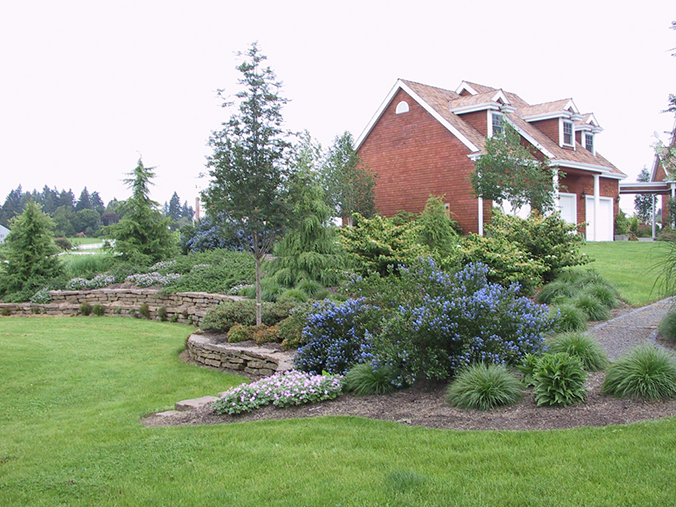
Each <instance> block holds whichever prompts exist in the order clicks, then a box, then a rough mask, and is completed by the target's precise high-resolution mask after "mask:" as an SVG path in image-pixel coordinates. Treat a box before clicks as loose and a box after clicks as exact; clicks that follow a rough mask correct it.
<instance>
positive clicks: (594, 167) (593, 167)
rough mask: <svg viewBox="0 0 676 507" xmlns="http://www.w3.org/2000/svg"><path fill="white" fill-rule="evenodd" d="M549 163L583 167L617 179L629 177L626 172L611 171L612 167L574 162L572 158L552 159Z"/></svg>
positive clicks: (572, 167)
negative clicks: (616, 172)
mask: <svg viewBox="0 0 676 507" xmlns="http://www.w3.org/2000/svg"><path fill="white" fill-rule="evenodd" d="M549 165H553V166H558V167H569V168H571V169H582V170H583V171H590V172H595V173H601V174H602V175H603V177H604V178H612V179H617V180H623V179H625V178H626V177H627V175H626V174H615V173H611V172H610V171H611V169H610V168H609V167H603V166H602V165H594V164H584V163H582V162H574V161H572V160H556V161H550V163H549Z"/></svg>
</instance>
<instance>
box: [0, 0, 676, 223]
mask: <svg viewBox="0 0 676 507" xmlns="http://www.w3.org/2000/svg"><path fill="white" fill-rule="evenodd" d="M672 20H676V9H675V8H674V3H673V0H643V1H641V2H638V1H636V0H632V1H625V0H612V1H600V0H598V1H594V0H587V1H577V0H568V1H566V2H550V1H543V0H539V1H509V0H506V1H499V0H490V1H480V0H475V1H467V0H462V1H459V0H447V1H432V0H416V1H411V0H409V1H405V2H404V1H400V0H389V1H369V0H357V1H352V0H349V1H346V0H341V1H334V2H326V1H321V0H313V1H293V0H287V1H279V0H278V1H262V0H248V1H247V0H240V1H237V2H233V1H229V0H221V1H215V0H212V1H200V0H193V1H170V0H133V1H117V0H116V1H108V2H103V1H96V2H95V1H91V0H90V1H84V0H81V1H68V0H59V1H52V0H49V1H31V0H0V66H1V67H0V68H1V73H0V176H1V177H0V204H1V203H2V202H4V199H5V197H6V196H7V194H8V193H9V192H10V191H11V190H12V189H14V188H16V187H17V186H18V185H19V184H21V185H22V186H23V189H24V190H32V189H34V188H38V189H42V187H43V186H44V185H49V186H50V187H52V188H53V187H57V188H59V189H62V188H65V189H68V188H72V190H73V192H74V193H75V196H76V198H77V197H78V196H79V193H80V191H81V190H82V188H83V187H84V186H85V185H86V186H87V188H88V190H89V191H90V192H92V191H95V190H96V191H98V192H99V193H100V194H101V197H102V198H103V200H104V201H105V202H106V203H107V202H108V201H109V200H111V199H112V198H113V197H116V198H118V199H125V198H127V197H128V195H129V191H128V190H127V189H126V188H125V186H124V184H123V183H122V181H121V180H122V179H123V177H124V174H125V173H128V172H130V171H131V170H133V168H134V167H135V165H136V162H137V160H138V158H139V155H142V156H143V161H144V164H145V165H146V166H155V167H156V172H157V178H156V179H155V187H153V198H154V199H155V200H157V201H159V202H161V203H163V202H165V201H168V200H169V198H170V197H171V194H172V193H173V192H174V191H177V192H178V194H179V196H180V197H181V199H182V200H188V202H189V203H190V204H191V205H194V199H195V197H196V196H197V195H198V192H199V190H200V189H203V188H204V187H205V186H206V185H207V180H206V179H205V178H202V179H200V178H199V174H200V173H201V172H203V171H205V156H206V155H208V154H209V153H210V150H209V148H208V146H207V145H206V144H207V140H208V138H209V135H210V133H211V131H212V130H216V129H218V128H219V126H220V123H221V122H223V121H226V120H227V119H228V117H229V114H230V113H229V112H228V111H227V110H224V109H222V108H221V107H220V101H219V100H218V98H217V96H216V90H217V89H218V88H225V89H226V91H227V92H228V93H235V92H236V91H237V90H238V88H237V79H238V78H239V73H238V72H237V71H236V70H235V66H236V65H237V64H238V63H239V60H238V59H237V58H236V56H235V53H236V52H238V51H245V50H246V48H247V47H248V45H249V44H250V43H251V42H253V41H258V42H259V46H260V48H261V50H262V52H263V54H265V55H267V56H268V64H269V65H270V66H271V67H272V69H273V70H274V71H275V72H276V73H277V76H278V78H279V79H280V80H281V81H283V82H284V89H283V95H284V96H286V97H287V98H289V99H290V100H291V102H290V103H289V104H288V105H287V106H286V107H285V109H284V111H283V113H284V116H285V118H286V122H287V125H286V126H287V128H289V129H291V130H294V131H301V130H305V129H307V130H309V131H310V133H311V134H312V135H313V136H314V137H315V138H317V139H318V140H319V141H321V143H322V144H323V145H324V146H327V145H329V144H330V143H331V142H332V141H333V139H334V137H335V136H336V135H339V134H341V133H342V132H344V131H346V130H349V131H350V132H352V133H353V134H354V136H355V138H356V137H358V136H359V134H360V133H361V131H362V130H363V128H364V127H365V126H366V124H367V123H368V121H369V120H370V118H371V116H372V115H373V114H374V113H375V111H376V110H377V108H378V107H379V105H380V103H381V101H382V100H383V99H384V98H385V96H386V94H387V93H388V91H389V90H390V89H391V87H392V86H393V85H394V83H395V81H396V79H397V78H400V77H401V78H404V79H410V80H413V81H419V82H422V83H425V84H429V85H434V86H439V87H442V88H448V89H455V88H456V87H457V85H458V84H459V83H460V82H461V81H462V80H468V81H473V82H477V83H480V84H485V85H489V86H493V87H496V88H503V89H504V90H507V91H511V92H514V93H517V94H518V95H520V96H521V97H522V98H523V99H524V100H526V101H528V102H529V103H531V104H536V103H539V102H546V101H550V100H556V99H560V98H567V97H572V98H573V100H574V101H575V103H576V104H577V106H578V107H579V108H580V110H581V111H583V112H593V113H595V115H596V118H597V119H598V121H599V122H600V124H601V126H602V127H604V129H605V131H604V132H603V133H602V134H600V135H599V136H598V137H597V140H596V145H597V149H598V150H599V152H600V153H602V154H603V155H604V156H605V157H606V158H608V159H609V160H610V161H611V162H613V163H614V164H615V165H616V166H617V167H618V168H619V169H620V170H622V171H624V172H625V173H626V174H627V175H628V176H629V177H628V178H627V180H626V181H634V180H635V179H636V176H637V175H638V173H639V171H640V170H641V168H642V167H643V166H644V165H647V166H650V164H651V162H652V149H651V145H652V144H653V142H654V137H653V135H654V133H655V132H657V133H660V134H661V135H662V137H663V138H664V139H666V136H665V135H664V134H663V132H664V131H667V130H670V129H671V128H672V126H673V117H672V116H670V115H668V114H663V113H660V111H661V110H663V109H664V108H665V107H666V104H667V97H668V95H669V93H676V58H675V57H672V56H670V51H669V49H670V48H673V47H674V46H676V31H674V30H670V29H669V26H670V25H671V21H672ZM632 203H633V198H630V197H625V198H624V199H623V202H622V205H623V208H625V209H629V210H631V209H632V207H633V204H632Z"/></svg>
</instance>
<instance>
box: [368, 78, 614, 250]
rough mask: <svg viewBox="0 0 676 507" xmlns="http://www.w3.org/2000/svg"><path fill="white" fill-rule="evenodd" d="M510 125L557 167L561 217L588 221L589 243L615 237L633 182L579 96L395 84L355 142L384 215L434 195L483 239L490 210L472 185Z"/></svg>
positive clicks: (409, 208)
mask: <svg viewBox="0 0 676 507" xmlns="http://www.w3.org/2000/svg"><path fill="white" fill-rule="evenodd" d="M503 122H508V123H510V124H511V125H512V126H513V127H514V128H515V129H516V130H517V132H519V134H520V135H521V137H522V141H523V142H524V143H528V144H530V145H532V146H533V147H534V148H535V152H536V154H541V155H542V156H543V158H544V157H547V158H548V159H549V161H550V164H551V165H552V166H553V167H554V168H555V169H556V173H557V178H559V180H560V184H561V185H562V186H565V190H562V191H561V192H560V193H559V194H558V195H557V203H558V206H559V208H560V209H561V213H562V217H563V218H564V219H566V220H567V221H568V222H571V223H586V224H588V225H586V226H584V227H583V228H582V230H583V232H584V233H585V234H586V237H587V238H588V239H589V240H592V241H605V240H612V239H613V228H614V216H615V215H616V214H617V212H618V209H619V208H618V201H619V181H620V180H621V179H624V178H626V175H625V174H623V173H622V172H621V171H619V170H618V169H617V168H616V167H615V166H614V165H613V164H611V163H610V162H609V161H607V160H606V159H605V158H603V157H602V156H601V155H600V154H599V153H597V152H596V148H595V144H596V143H595V137H596V135H597V134H598V133H600V132H601V131H602V130H603V129H602V128H601V127H600V126H599V124H598V122H597V121H596V118H595V117H594V115H593V114H591V113H587V114H581V113H580V112H579V110H578V109H577V107H576V106H575V103H574V102H573V100H572V99H563V100H557V101H554V102H546V103H544V104H536V105H530V104H528V103H527V102H525V101H524V100H523V99H522V98H520V97H519V96H518V95H516V94H514V93H510V92H505V91H503V90H501V89H497V88H491V87H488V86H483V85H478V84H474V83H469V82H466V81H463V82H462V83H461V84H460V86H459V87H458V88H457V89H456V90H455V91H450V90H444V89H442V88H435V87H432V86H427V85H423V84H420V83H415V82H412V81H405V80H402V79H400V80H398V81H397V82H396V84H395V85H394V87H393V88H392V90H391V91H390V93H389V94H388V95H387V97H386V98H385V100H384V101H383V103H382V105H381V106H380V108H379V109H378V111H377V112H376V114H375V115H374V116H373V118H372V119H371V121H370V122H369V124H368V125H367V127H366V129H365V130H364V132H363V133H362V134H361V136H360V137H359V138H358V139H357V142H356V145H355V148H356V150H357V152H358V153H359V155H360V156H361V158H362V161H363V162H364V163H365V164H366V165H368V167H369V168H370V169H371V170H373V172H374V173H376V174H377V175H378V180H377V184H376V205H377V207H378V210H379V212H380V213H382V214H383V215H386V216H391V215H394V214H395V213H397V212H398V211H400V210H405V211H410V212H420V211H422V209H423V208H424V206H425V202H426V201H427V199H428V197H429V196H430V194H434V195H438V196H440V195H445V196H446V197H445V203H446V206H447V208H448V209H449V211H450V212H451V213H452V214H453V215H452V216H453V218H454V219H455V220H457V221H458V223H459V224H460V226H461V227H462V229H463V231H465V232H475V233H479V234H482V233H483V224H484V223H487V222H488V221H490V209H491V207H492V203H491V202H490V201H486V202H484V201H483V200H482V199H477V198H476V197H474V196H473V195H472V190H471V186H470V183H469V179H468V178H469V175H470V174H471V172H472V171H473V170H474V160H476V159H477V158H478V157H479V156H480V155H481V154H482V153H483V150H484V145H485V140H486V138H487V137H490V136H492V135H493V133H494V132H498V131H499V129H501V128H502V125H503ZM559 170H560V175H559ZM563 173H565V176H564V174H563ZM559 176H560V177H559Z"/></svg>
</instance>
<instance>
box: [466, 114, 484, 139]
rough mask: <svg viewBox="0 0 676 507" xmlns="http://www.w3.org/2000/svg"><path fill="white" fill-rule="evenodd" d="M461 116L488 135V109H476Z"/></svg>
mask: <svg viewBox="0 0 676 507" xmlns="http://www.w3.org/2000/svg"><path fill="white" fill-rule="evenodd" d="M460 118H462V119H463V120H465V121H466V122H467V123H469V124H470V125H471V126H472V127H474V128H475V129H477V130H478V131H479V132H481V133H482V134H483V135H484V136H487V135H488V125H487V123H488V113H487V112H486V111H476V112H474V113H465V114H462V115H460Z"/></svg>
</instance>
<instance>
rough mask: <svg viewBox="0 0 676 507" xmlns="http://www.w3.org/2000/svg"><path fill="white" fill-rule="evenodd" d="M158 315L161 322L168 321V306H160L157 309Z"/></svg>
mask: <svg viewBox="0 0 676 507" xmlns="http://www.w3.org/2000/svg"><path fill="white" fill-rule="evenodd" d="M157 316H158V317H159V318H160V322H166V320H167V308H166V307H164V306H160V307H159V308H158V309H157Z"/></svg>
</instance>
